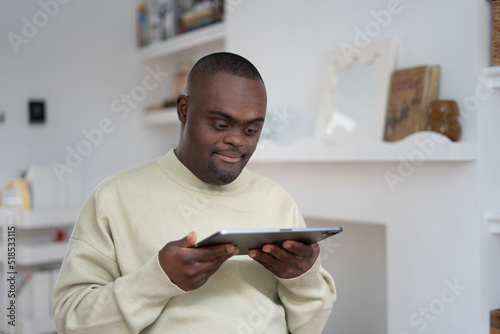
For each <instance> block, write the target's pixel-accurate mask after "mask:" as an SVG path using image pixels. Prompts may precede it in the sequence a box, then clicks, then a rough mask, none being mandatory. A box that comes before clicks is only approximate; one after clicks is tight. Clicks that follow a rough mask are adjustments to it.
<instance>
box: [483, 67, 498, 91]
mask: <svg viewBox="0 0 500 334" xmlns="http://www.w3.org/2000/svg"><path fill="white" fill-rule="evenodd" d="M483 73H484V76H485V77H486V81H487V83H488V86H490V87H491V88H500V66H492V67H488V68H485V69H484V72H483Z"/></svg>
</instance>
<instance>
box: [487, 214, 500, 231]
mask: <svg viewBox="0 0 500 334" xmlns="http://www.w3.org/2000/svg"><path fill="white" fill-rule="evenodd" d="M485 219H486V221H487V222H488V224H489V225H490V232H491V233H495V234H500V211H492V212H486V214H485Z"/></svg>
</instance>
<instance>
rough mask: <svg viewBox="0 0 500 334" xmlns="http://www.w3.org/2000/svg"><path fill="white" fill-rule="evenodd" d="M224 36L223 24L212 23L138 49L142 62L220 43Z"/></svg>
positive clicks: (224, 28) (224, 27)
mask: <svg viewBox="0 0 500 334" xmlns="http://www.w3.org/2000/svg"><path fill="white" fill-rule="evenodd" d="M225 34H226V26H225V24H224V22H220V23H214V24H211V25H209V26H207V27H203V28H200V29H197V30H194V31H190V32H187V33H184V34H182V35H179V36H175V37H173V38H172V39H169V40H166V41H164V42H158V43H153V44H151V45H148V46H146V47H143V48H141V49H140V51H139V53H140V56H141V58H142V59H143V60H152V59H156V58H160V57H164V56H168V55H172V54H175V53H178V52H181V51H185V50H187V49H190V48H195V47H198V46H200V45H204V44H208V43H212V42H216V41H222V40H223V39H224V37H225Z"/></svg>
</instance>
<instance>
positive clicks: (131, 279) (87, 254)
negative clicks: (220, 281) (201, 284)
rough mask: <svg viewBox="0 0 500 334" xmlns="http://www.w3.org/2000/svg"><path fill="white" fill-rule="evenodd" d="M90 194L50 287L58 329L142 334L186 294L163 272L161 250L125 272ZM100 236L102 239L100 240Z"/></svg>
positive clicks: (62, 330) (60, 331) (59, 330)
mask: <svg viewBox="0 0 500 334" xmlns="http://www.w3.org/2000/svg"><path fill="white" fill-rule="evenodd" d="M95 207H96V205H95V203H94V201H93V200H92V199H89V201H87V203H86V205H85V206H84V208H83V209H82V212H81V213H80V216H79V218H78V222H77V224H76V226H75V231H74V232H73V235H72V237H71V239H70V241H69V244H68V249H67V251H66V255H65V258H64V260H63V263H62V267H61V272H60V274H59V278H58V281H57V283H56V286H55V288H54V290H53V292H52V312H53V316H54V320H55V323H56V327H57V330H58V332H59V333H67V334H72V333H120V334H122V333H139V332H140V331H141V330H142V329H144V328H146V327H147V326H149V325H150V324H152V323H153V322H154V321H155V320H156V319H157V318H158V316H159V315H160V313H161V312H162V310H163V309H164V307H165V305H166V304H167V303H168V301H169V300H170V298H172V297H173V296H176V295H180V294H183V293H185V292H184V290H182V289H180V288H178V287H177V286H176V285H175V284H173V283H172V282H171V281H170V279H169V278H168V276H167V275H166V274H165V273H164V272H163V270H162V269H161V267H160V264H159V260H158V253H156V254H155V255H153V256H152V257H151V258H149V260H147V261H146V262H145V263H144V265H143V266H142V267H140V268H139V269H138V270H136V271H135V272H130V273H128V274H126V275H122V273H121V271H120V266H119V264H118V263H117V260H116V257H114V256H113V254H114V253H115V250H114V247H113V240H112V237H111V236H110V235H106V233H105V231H106V229H105V228H103V227H102V226H101V225H102V224H98V219H97V214H96V209H95ZM97 240H98V242H96V241H97Z"/></svg>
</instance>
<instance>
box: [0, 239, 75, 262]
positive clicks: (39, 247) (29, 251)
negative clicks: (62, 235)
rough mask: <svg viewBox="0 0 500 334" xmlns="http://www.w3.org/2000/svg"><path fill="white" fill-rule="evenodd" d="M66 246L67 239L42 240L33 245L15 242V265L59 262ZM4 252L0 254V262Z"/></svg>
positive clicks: (3, 257)
mask: <svg viewBox="0 0 500 334" xmlns="http://www.w3.org/2000/svg"><path fill="white" fill-rule="evenodd" d="M66 248H68V242H67V241H58V242H44V243H39V244H33V245H23V244H16V266H37V265H43V264H50V263H55V262H61V261H62V260H63V258H64V254H65V253H66ZM4 259H5V254H0V262H3V261H4Z"/></svg>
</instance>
